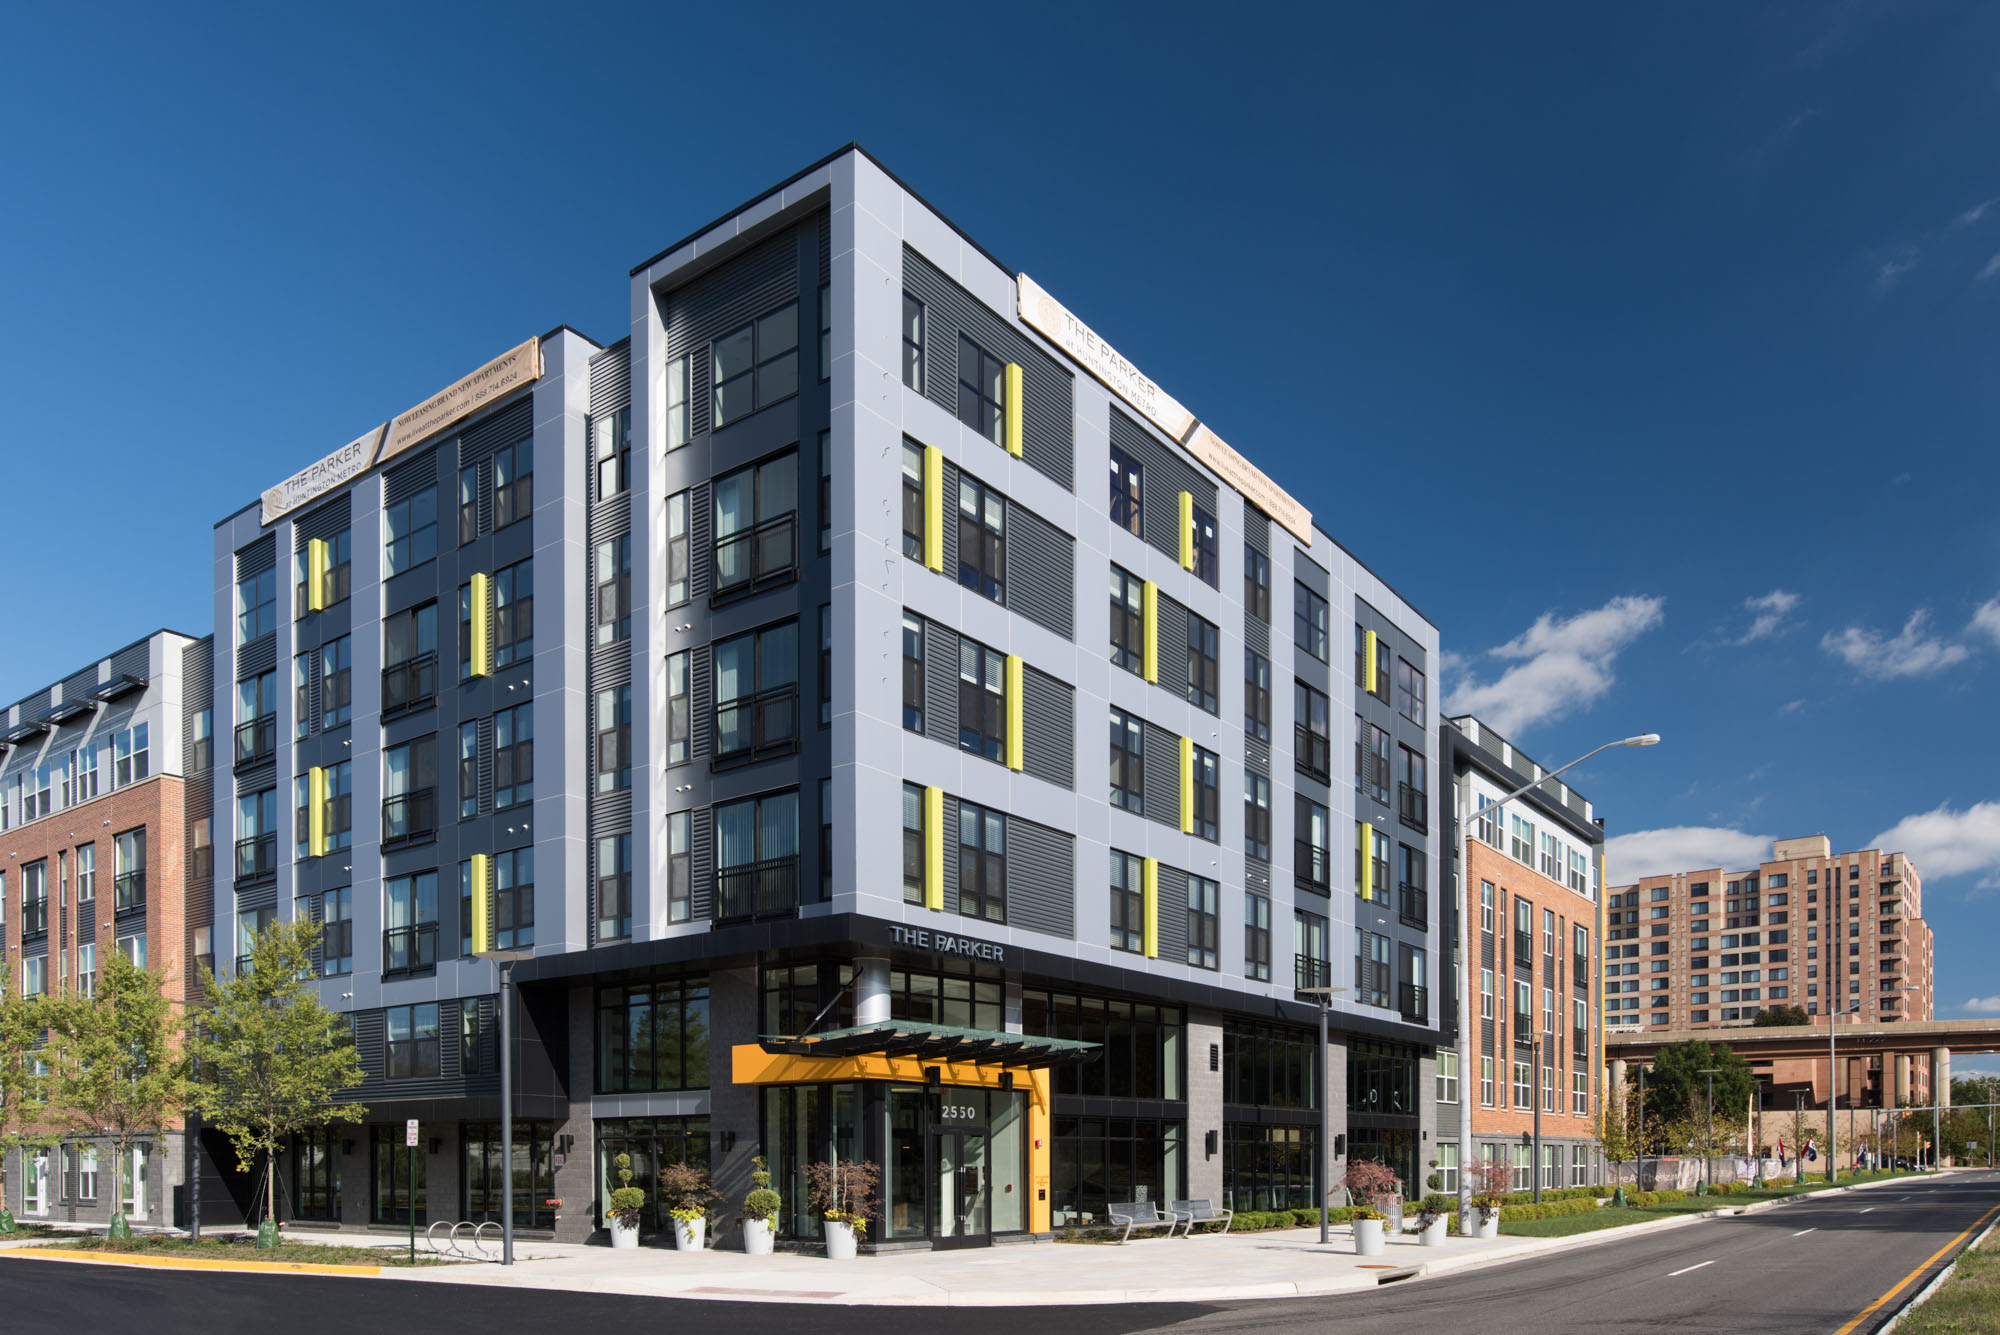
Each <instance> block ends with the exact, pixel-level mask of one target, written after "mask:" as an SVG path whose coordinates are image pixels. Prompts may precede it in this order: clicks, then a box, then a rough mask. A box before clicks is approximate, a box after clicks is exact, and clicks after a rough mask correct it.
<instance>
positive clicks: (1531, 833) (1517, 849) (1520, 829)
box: [1507, 816, 1535, 867]
mask: <svg viewBox="0 0 2000 1335" xmlns="http://www.w3.org/2000/svg"><path fill="white" fill-rule="evenodd" d="M1507 820H1508V825H1509V828H1510V829H1511V830H1512V835H1511V837H1510V839H1509V847H1508V852H1509V853H1511V854H1512V855H1513V857H1514V860H1515V861H1516V862H1521V863H1526V864H1527V865H1528V866H1530V867H1532V866H1534V865H1535V827H1534V824H1533V823H1532V822H1530V821H1525V820H1523V819H1521V818H1520V817H1519V816H1509V817H1508V818H1507Z"/></svg>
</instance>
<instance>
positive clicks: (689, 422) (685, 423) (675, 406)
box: [666, 357, 694, 451]
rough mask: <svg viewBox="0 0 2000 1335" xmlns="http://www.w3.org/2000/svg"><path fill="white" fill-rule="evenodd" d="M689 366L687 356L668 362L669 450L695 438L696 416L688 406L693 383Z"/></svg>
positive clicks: (667, 446) (675, 448)
mask: <svg viewBox="0 0 2000 1335" xmlns="http://www.w3.org/2000/svg"><path fill="white" fill-rule="evenodd" d="M688 367H689V361H688V359H687V358H686V357H676V358H674V359H673V360H672V361H670V362H668V363H667V445H666V448H667V449H668V450H669V451H672V450H677V449H679V448H681V446H683V445H685V444H687V443H688V442H689V441H691V440H693V439H694V417H693V415H692V413H691V412H690V410H689V407H688V392H689V389H690V388H691V385H692V381H691V379H690V377H689V375H688Z"/></svg>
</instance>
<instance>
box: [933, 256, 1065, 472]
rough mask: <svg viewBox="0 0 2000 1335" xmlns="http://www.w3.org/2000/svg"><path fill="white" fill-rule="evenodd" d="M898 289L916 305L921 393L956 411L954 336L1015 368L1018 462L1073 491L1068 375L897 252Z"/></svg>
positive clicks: (941, 278)
mask: <svg viewBox="0 0 2000 1335" xmlns="http://www.w3.org/2000/svg"><path fill="white" fill-rule="evenodd" d="M903 286H904V287H905V288H906V289H908V290H909V292H910V293H911V294H912V295H913V296H915V297H916V298H917V299H918V300H919V301H921V302H923V303H924V312H925V319H924V368H925V374H924V392H925V394H926V396H927V397H929V398H931V399H933V400H934V401H936V402H937V403H940V404H942V405H943V406H944V407H945V409H946V410H947V411H948V412H951V413H952V414H954V415H956V414H957V412H958V336H959V335H960V334H961V333H963V334H964V335H965V336H966V337H967V338H970V339H971V340H972V341H973V342H974V343H977V344H979V345H980V347H982V348H984V349H985V350H986V352H987V353H988V354H989V355H991V356H994V357H998V358H1000V359H1001V360H1002V361H1008V362H1015V363H1018V364H1019V365H1020V367H1021V380H1022V398H1023V403H1022V409H1021V457H1022V459H1023V460H1024V461H1025V462H1026V463H1027V464H1028V466H1029V467H1030V468H1033V469H1034V470H1035V471H1037V472H1039V473H1041V474H1043V475H1044V476H1046V477H1048V478H1051V479H1053V480H1054V481H1055V482H1057V483H1059V484H1060V485H1061V486H1062V487H1063V488H1064V489H1066V490H1069V491H1074V490H1076V439H1075V427H1076V422H1075V404H1074V399H1075V394H1076V386H1075V384H1074V383H1073V382H1072V380H1071V378H1070V374H1069V372H1068V371H1067V370H1065V369H1064V368H1063V367H1062V365H1061V364H1060V363H1058V362H1057V361H1056V360H1055V359H1054V358H1053V357H1050V356H1048V355H1047V354H1046V353H1044V352H1043V351H1042V350H1041V349H1040V348H1038V347H1036V346H1035V345H1034V344H1033V343H1031V342H1030V341H1029V340H1028V339H1027V337H1026V336H1025V335H1023V334H1022V333H1020V332H1019V331H1018V330H1016V329H1015V328H1014V326H1013V325H1011V324H1009V323H1008V322H1007V321H1006V320H1003V319H1002V318H1000V317H999V316H998V315H995V314H994V313H993V312H992V311H991V310H988V309H987V308H986V306H985V305H984V304H983V303H981V302H980V301H979V300H978V299H977V298H975V297H974V296H973V295H972V294H971V293H970V292H967V291H966V290H965V289H964V288H962V287H960V286H959V285H958V284H957V283H955V282H953V281H952V280H951V279H950V278H948V277H946V276H945V274H944V272H943V271H942V270H940V269H939V268H937V266H935V265H933V264H932V263H931V262H930V261H928V260H926V259H925V258H924V257H923V256H921V255H919V254H917V252H916V251H914V250H911V249H910V248H909V247H908V246H905V247H903Z"/></svg>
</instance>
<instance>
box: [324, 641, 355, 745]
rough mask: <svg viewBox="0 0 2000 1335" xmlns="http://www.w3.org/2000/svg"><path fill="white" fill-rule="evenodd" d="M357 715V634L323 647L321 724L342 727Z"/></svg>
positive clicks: (328, 726)
mask: <svg viewBox="0 0 2000 1335" xmlns="http://www.w3.org/2000/svg"><path fill="white" fill-rule="evenodd" d="M353 717H354V637H353V636H351V635H343V636H341V637H340V638H339V639H337V640H333V641H331V642H329V643H327V644H323V645H321V646H320V648H319V726H320V730H321V731H325V730H327V729H329V728H338V727H340V726H341V725H342V724H344V723H346V722H347V721H348V720H350V719H352V718H353Z"/></svg>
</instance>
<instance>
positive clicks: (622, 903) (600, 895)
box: [597, 811, 687, 941]
mask: <svg viewBox="0 0 2000 1335" xmlns="http://www.w3.org/2000/svg"><path fill="white" fill-rule="evenodd" d="M675 814H676V815H679V816H682V817H685V816H686V815H687V813H686V812H684V811H683V812H677V813H675ZM672 820H673V817H672V816H669V817H668V821H669V823H671V822H672ZM683 856H685V854H683ZM630 935H632V836H631V835H629V834H607V835H604V836H602V837H600V838H599V839H598V841H597V939H598V940H599V941H623V940H624V939H625V938H626V937H628V936H630Z"/></svg>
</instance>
